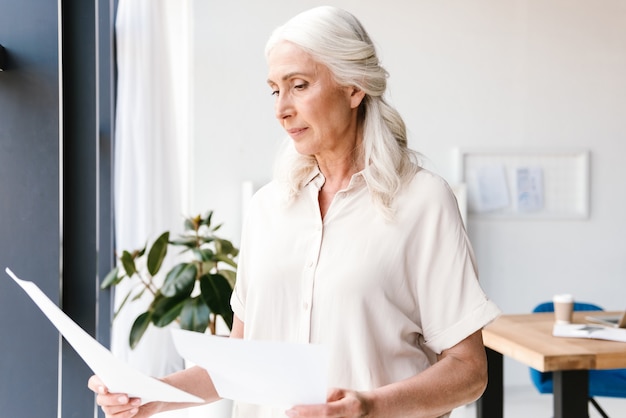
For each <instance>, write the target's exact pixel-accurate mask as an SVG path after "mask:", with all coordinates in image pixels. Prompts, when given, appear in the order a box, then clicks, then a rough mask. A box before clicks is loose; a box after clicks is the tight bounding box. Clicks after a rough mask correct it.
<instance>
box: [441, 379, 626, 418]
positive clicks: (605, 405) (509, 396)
mask: <svg viewBox="0 0 626 418" xmlns="http://www.w3.org/2000/svg"><path fill="white" fill-rule="evenodd" d="M596 401H597V402H598V403H599V404H600V406H601V407H602V409H604V411H605V412H606V413H607V415H608V416H609V417H611V418H622V417H626V399H620V398H596ZM475 417H476V408H475V407H474V405H468V406H466V407H463V408H459V409H456V410H454V411H453V412H452V418H475ZM551 417H552V395H547V394H546V395H542V394H540V393H538V392H537V391H536V390H535V388H534V387H533V386H530V385H529V386H513V387H506V388H505V391H504V418H551ZM589 418H601V415H600V414H598V412H597V411H596V410H595V408H593V406H591V405H589Z"/></svg>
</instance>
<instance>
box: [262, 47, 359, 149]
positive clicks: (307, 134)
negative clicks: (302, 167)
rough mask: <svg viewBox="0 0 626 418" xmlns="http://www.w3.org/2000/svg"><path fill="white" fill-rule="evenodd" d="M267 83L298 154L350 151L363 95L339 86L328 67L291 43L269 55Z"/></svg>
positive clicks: (354, 138)
mask: <svg viewBox="0 0 626 418" xmlns="http://www.w3.org/2000/svg"><path fill="white" fill-rule="evenodd" d="M268 65H269V75H268V80H267V82H268V84H269V85H270V88H271V89H272V94H273V95H274V96H275V99H276V102H275V111H276V118H277V119H278V121H279V122H280V124H281V125H282V126H283V128H284V129H285V131H287V133H288V134H289V136H290V137H291V138H292V139H293V141H294V143H295V146H296V150H297V151H298V152H299V153H300V154H304V155H315V156H316V157H318V158H319V157H322V158H327V157H332V156H333V155H335V154H338V155H341V154H345V153H346V152H349V153H352V152H353V151H354V149H355V143H356V141H357V132H358V129H357V109H358V106H359V104H360V103H361V100H362V99H363V96H364V94H363V93H362V92H361V91H360V90H358V89H356V88H354V87H341V86H339V85H338V84H337V83H336V82H335V81H334V79H333V76H332V74H331V72H330V70H329V69H328V67H326V66H325V65H322V64H320V63H318V62H316V61H315V60H314V59H313V58H312V57H311V55H309V54H308V53H306V52H304V51H303V50H302V49H300V48H299V47H297V46H296V45H294V44H292V43H290V42H280V43H278V44H277V45H275V46H274V47H273V48H272V50H271V52H270V53H269V58H268Z"/></svg>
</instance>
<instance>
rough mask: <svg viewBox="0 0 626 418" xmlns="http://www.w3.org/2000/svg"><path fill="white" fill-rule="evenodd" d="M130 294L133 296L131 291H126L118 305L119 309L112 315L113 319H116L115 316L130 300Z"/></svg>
mask: <svg viewBox="0 0 626 418" xmlns="http://www.w3.org/2000/svg"><path fill="white" fill-rule="evenodd" d="M132 294H133V289H130V290H129V291H128V293H127V294H126V296H124V299H123V300H122V303H120V306H119V308H117V311H115V312H114V313H113V319H115V318H117V314H118V313H120V311H121V310H122V308H123V307H124V305H126V302H128V299H129V298H130V295H132Z"/></svg>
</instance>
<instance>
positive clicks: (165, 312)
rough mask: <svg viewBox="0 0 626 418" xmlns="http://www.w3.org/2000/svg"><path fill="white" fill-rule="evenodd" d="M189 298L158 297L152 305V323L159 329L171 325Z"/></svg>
mask: <svg viewBox="0 0 626 418" xmlns="http://www.w3.org/2000/svg"><path fill="white" fill-rule="evenodd" d="M186 299H187V297H186V296H185V297H182V298H181V297H173V298H168V297H163V296H157V297H156V298H155V300H154V303H153V304H152V308H153V309H152V318H151V319H152V323H153V324H154V325H156V326H157V327H164V326H166V325H169V324H170V323H171V322H172V321H174V320H175V319H176V318H178V315H180V312H181V310H182V309H183V305H184V304H185V300H186Z"/></svg>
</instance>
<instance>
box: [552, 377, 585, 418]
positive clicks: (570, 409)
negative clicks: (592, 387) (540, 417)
mask: <svg viewBox="0 0 626 418" xmlns="http://www.w3.org/2000/svg"><path fill="white" fill-rule="evenodd" d="M553 384H554V418H565V417H567V418H589V372H588V371H587V370H562V371H556V372H554V381H553Z"/></svg>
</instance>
